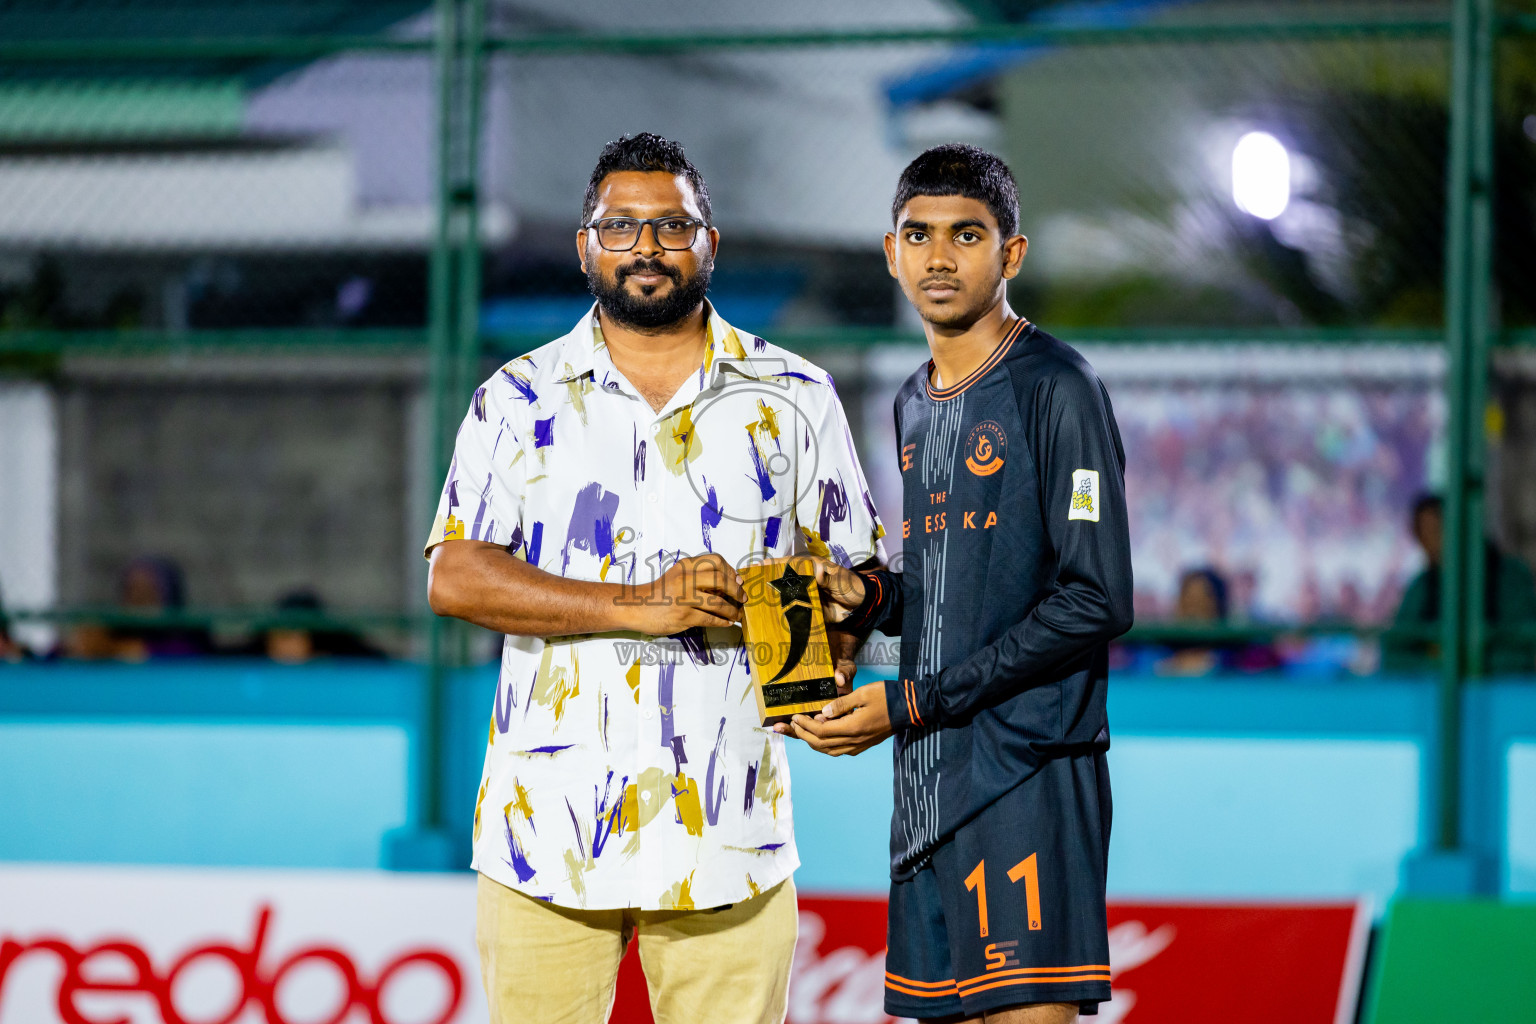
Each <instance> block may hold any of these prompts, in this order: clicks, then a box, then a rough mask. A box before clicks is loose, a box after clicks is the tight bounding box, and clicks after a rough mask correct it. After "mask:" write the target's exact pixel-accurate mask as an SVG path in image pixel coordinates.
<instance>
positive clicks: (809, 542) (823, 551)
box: [800, 526, 832, 558]
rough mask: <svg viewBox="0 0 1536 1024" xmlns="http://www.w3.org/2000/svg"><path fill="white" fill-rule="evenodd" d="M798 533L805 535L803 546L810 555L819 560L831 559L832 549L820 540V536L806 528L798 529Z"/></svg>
mask: <svg viewBox="0 0 1536 1024" xmlns="http://www.w3.org/2000/svg"><path fill="white" fill-rule="evenodd" d="M800 532H801V533H803V534H805V546H806V547H807V548H808V549H809V550H810V552H811V554H813V555H816V556H817V557H819V558H831V557H832V549H831V548H829V547H827V542H826V541H824V540H822V539H821V534H819V533H817V532H816V531H815V530H812V529H809V528H808V527H804V526H802V527H800Z"/></svg>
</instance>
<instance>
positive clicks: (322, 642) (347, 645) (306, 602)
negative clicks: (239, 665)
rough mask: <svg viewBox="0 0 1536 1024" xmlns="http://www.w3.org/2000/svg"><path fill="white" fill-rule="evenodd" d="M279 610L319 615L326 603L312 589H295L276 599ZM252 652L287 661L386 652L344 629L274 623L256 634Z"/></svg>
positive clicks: (379, 656)
mask: <svg viewBox="0 0 1536 1024" xmlns="http://www.w3.org/2000/svg"><path fill="white" fill-rule="evenodd" d="M277 610H278V611H279V612H289V613H306V612H307V613H309V614H310V615H312V616H314V617H316V618H318V617H319V616H320V615H322V614H323V613H324V612H325V605H324V604H323V603H322V602H321V600H320V598H319V596H318V595H316V594H315V592H314V591H312V590H295V591H293V592H291V593H289V594H285V595H284V596H283V597H282V598H280V599H279V600H278V602H277ZM251 653H253V654H256V655H258V656H261V657H266V658H271V659H272V660H273V661H278V662H282V663H283V664H286V665H300V664H303V663H304V662H306V661H312V660H314V659H315V658H382V657H384V653H383V652H382V651H380V650H378V649H377V648H376V647H373V646H372V645H370V644H368V643H367V642H366V641H364V640H363V639H362V638H361V637H359V636H358V635H357V634H355V633H352V632H350V631H348V630H343V629H309V628H302V627H298V628H296V627H294V626H292V625H271V626H268V627H267V628H266V629H264V630H262V632H261V634H260V635H259V636H258V637H257V638H256V640H255V643H254V644H253V650H252V651H251Z"/></svg>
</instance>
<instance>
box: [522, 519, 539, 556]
mask: <svg viewBox="0 0 1536 1024" xmlns="http://www.w3.org/2000/svg"><path fill="white" fill-rule="evenodd" d="M543 546H544V523H543V522H542V521H540V520H537V519H536V520H534V523H533V531H532V532H531V533H530V534H529V535H528V551H527V554H526V555H525V556H524V558H523V561H525V562H527V563H528V564H529V565H532V566H535V567H536V566H537V565H538V564H539V549H540V548H542V547H543Z"/></svg>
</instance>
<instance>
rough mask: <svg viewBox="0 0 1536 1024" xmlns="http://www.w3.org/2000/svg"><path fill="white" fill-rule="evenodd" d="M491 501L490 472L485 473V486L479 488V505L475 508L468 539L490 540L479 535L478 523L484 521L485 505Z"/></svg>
mask: <svg viewBox="0 0 1536 1024" xmlns="http://www.w3.org/2000/svg"><path fill="white" fill-rule="evenodd" d="M490 503H491V474H489V473H487V474H485V486H484V487H482V488H481V489H480V507H479V508H477V509H476V510H475V525H474V526H472V527H470V530H469V539H470V540H482V539H483V540H490V537H489V536H486V537H484V538H482V537H481V536H480V524H481V523H482V522H484V521H485V507H486V506H487V505H489V504H490Z"/></svg>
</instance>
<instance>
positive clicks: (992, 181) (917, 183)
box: [891, 142, 1019, 239]
mask: <svg viewBox="0 0 1536 1024" xmlns="http://www.w3.org/2000/svg"><path fill="white" fill-rule="evenodd" d="M913 196H964V197H965V198H967V199H975V200H977V201H978V202H981V203H985V204H986V206H987V209H988V210H990V211H991V212H992V216H993V217H994V218H996V219H997V226H998V228H999V229H1000V230H1001V231H1002V233H1003V238H1005V239H1007V238H1012V237H1013V235H1014V233H1015V232H1017V231H1018V230H1019V185H1018V182H1016V181H1014V180H1013V172H1012V171H1010V170H1009V169H1008V165H1007V164H1005V163H1003V161H1002V160H1001V159H1000V158H999V157H996V156H994V155H993V154H991V153H988V152H987V151H986V150H984V149H978V148H977V147H976V146H966V145H963V144H961V143H958V142H952V143H949V144H947V145H943V146H934V147H933V148H932V149H930V150H928V151H927V152H925V153H923V154H922V155H921V156H919V157H918V158H917V159H916V160H913V161H912V162H911V163H909V164H907V169H906V170H904V171H902V172H901V177H900V178H899V179H897V181H896V198H895V199H893V200H891V223H892V224H895V223H896V218H897V217H899V216H901V208H902V207H903V206H906V205H907V203H909V202H911V201H912V197H913Z"/></svg>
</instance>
